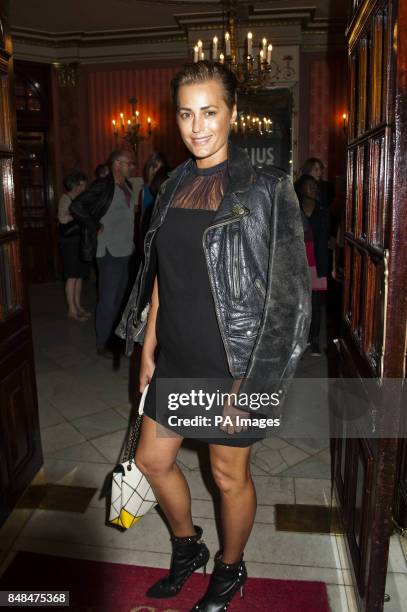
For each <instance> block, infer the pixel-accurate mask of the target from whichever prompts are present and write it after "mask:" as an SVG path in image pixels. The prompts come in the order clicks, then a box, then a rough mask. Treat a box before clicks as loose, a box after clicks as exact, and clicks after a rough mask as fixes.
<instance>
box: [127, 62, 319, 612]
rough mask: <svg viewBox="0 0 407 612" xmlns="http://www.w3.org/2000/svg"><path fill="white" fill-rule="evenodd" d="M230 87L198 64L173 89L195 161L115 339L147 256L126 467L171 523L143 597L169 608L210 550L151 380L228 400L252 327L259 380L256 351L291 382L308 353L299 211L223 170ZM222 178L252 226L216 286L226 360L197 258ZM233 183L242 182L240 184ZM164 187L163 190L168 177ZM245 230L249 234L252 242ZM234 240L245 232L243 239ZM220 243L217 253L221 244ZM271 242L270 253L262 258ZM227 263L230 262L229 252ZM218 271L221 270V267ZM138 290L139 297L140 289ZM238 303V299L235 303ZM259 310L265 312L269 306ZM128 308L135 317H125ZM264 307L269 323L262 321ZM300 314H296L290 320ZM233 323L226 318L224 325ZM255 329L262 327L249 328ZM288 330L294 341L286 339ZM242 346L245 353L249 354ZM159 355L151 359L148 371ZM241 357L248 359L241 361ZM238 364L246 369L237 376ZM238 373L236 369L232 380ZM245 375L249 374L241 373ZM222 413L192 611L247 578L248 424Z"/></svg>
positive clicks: (250, 176)
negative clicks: (216, 543)
mask: <svg viewBox="0 0 407 612" xmlns="http://www.w3.org/2000/svg"><path fill="white" fill-rule="evenodd" d="M236 86H237V83H236V79H235V76H234V75H233V74H232V73H231V72H230V71H229V70H228V69H227V68H226V67H225V66H223V65H222V64H218V63H214V64H213V63H210V62H205V61H201V62H198V63H196V64H191V65H188V66H187V67H186V68H185V70H184V71H183V72H181V73H179V74H178V75H176V77H174V79H173V81H172V93H173V98H174V102H175V105H176V109H177V123H178V127H179V129H180V133H181V136H182V139H183V141H184V143H185V144H186V146H187V147H188V149H189V150H190V152H191V154H192V156H193V161H190V162H187V163H186V164H184V166H183V168H184V170H183V171H182V170H181V171H180V173H179V174H180V180H179V181H178V183H177V187H176V190H175V193H174V195H173V196H167V197H169V198H170V202H169V204H168V208H167V210H166V214H165V218H164V220H163V213H162V211H155V214H154V213H153V218H152V224H151V227H150V230H149V232H148V234H147V237H146V240H145V252H146V253H148V255H149V256H150V257H146V261H147V263H145V265H144V269H143V270H141V273H142V274H141V277H140V274H139V277H138V281H136V285H135V288H134V289H133V293H132V296H131V298H130V301H129V304H128V307H127V309H126V311H125V314H124V317H123V320H122V324H121V326H119V329H118V333H119V335H122V337H124V336H125V334H127V339H128V340H129V338H130V341H131V340H135V339H137V336H138V334H134V333H133V331H134V330H132V329H131V326H132V325H133V323H134V322H135V319H137V318H138V316H139V315H138V309H139V302H140V299H141V298H140V295H139V294H140V293H143V291H144V292H145V291H146V290H145V284H146V281H145V280H143V278H144V276H143V275H144V274H146V275H147V276H148V274H147V272H146V268H149V262H148V259H150V260H151V258H152V257H153V258H154V261H155V264H156V270H157V273H155V272H154V277H153V278H152V279H151V287H150V288H149V289H148V291H149V292H150V291H151V294H150V293H149V295H151V298H149V301H151V303H150V305H149V309H148V318H147V323H146V324H145V322H144V325H145V335H144V344H143V350H142V355H141V366H140V391H143V390H144V388H145V386H146V385H147V384H149V389H148V393H147V396H146V401H145V409H144V416H143V422H142V428H141V436H140V440H139V443H138V448H137V451H136V457H135V461H136V464H137V466H138V467H139V469H140V470H141V471H142V472H143V473H144V474H145V475H146V477H147V478H148V480H149V482H150V484H151V486H152V488H153V490H154V493H155V495H156V498H157V500H158V503H159V505H160V508H161V509H162V511H163V512H164V514H165V516H166V518H167V520H168V522H169V525H170V528H171V532H172V537H171V540H172V545H173V556H172V561H171V568H170V572H169V574H168V575H167V576H165V577H164V578H163V579H161V580H159V581H158V582H157V583H155V584H154V585H153V586H152V587H150V588H149V590H148V591H147V595H148V596H150V597H157V598H167V597H172V596H174V595H176V594H177V593H178V592H179V591H180V589H181V588H182V586H183V584H184V583H185V581H186V580H187V578H188V577H189V576H190V575H191V574H192V572H193V571H194V570H196V569H197V568H199V567H202V566H206V563H207V561H208V558H209V550H208V549H207V547H206V546H205V544H204V543H203V542H202V541H201V536H202V529H201V528H200V527H199V526H194V525H193V522H192V517H191V495H190V491H189V487H188V484H187V481H186V479H185V477H184V475H183V474H182V472H181V470H180V469H179V467H178V465H177V463H176V458H177V453H178V450H179V448H180V446H181V443H182V441H183V437H182V436H180V435H175V436H174V435H172V436H171V435H167V436H165V435H163V434H162V433H161V435H160V433H157V431H158V430H157V427H158V425H157V423H160V426H162V425H163V424H164V423H165V422H166V417H167V414H166V412H165V410H164V411H163V410H162V407H161V406H159V405H158V401H157V400H158V399H159V394H158V393H157V392H156V382H157V380H158V379H160V378H174V379H181V378H202V379H204V378H205V379H207V380H215V379H224V380H226V382H227V384H228V391H230V392H233V391H237V390H238V388H239V384H240V382H241V377H240V376H232V374H231V371H232V370H233V369H234V368H233V367H231V364H236V363H238V362H239V358H240V354H241V353H240V354H239V355H238V351H239V350H240V351H241V350H242V347H243V353H245V347H247V346H254V343H255V342H256V340H255V336H256V335H259V336H260V331H259V330H260V328H261V332H262V335H263V339H262V346H261V355H259V357H260V360H261V362H262V363H263V366H262V367H260V370H259V371H260V372H261V375H262V376H263V372H264V371H265V370H264V364H265V366H266V369H268V365H267V360H268V359H269V355H266V356H265V355H264V349H266V353H268V352H269V350H270V352H271V353H272V354H274V353H277V360H278V358H279V357H278V353H287V355H288V354H289V355H290V356H292V355H293V354H294V353H295V359H294V361H292V362H290V364H289V365H290V368H287V367H286V364H284V366H285V367H284V368H283V370H284V372H285V371H288V369H289V370H290V371H291V374H292V371H293V369H295V364H296V360H297V359H299V356H300V353H301V352H302V350H303V349H304V348H305V346H306V340H307V334H308V323H309V311H310V308H309V295H308V293H309V287H308V285H309V277H308V269H307V261H306V255H305V248H304V240H303V230H302V224H301V218H300V212H299V207H298V201H297V199H296V197H295V193H294V190H293V187H292V184H291V181H290V179H289V178H288V177H287V176H286V175H284V174H283V173H281V172H279V171H278V170H276V171H274V170H273V171H271V174H270V175H268V174H267V173H262V174H261V177H260V178H257V179H256V178H255V177H256V173H255V171H254V170H253V168H252V167H251V165H250V162H249V159H248V157H247V155H246V154H245V153H244V152H243V151H242V150H240V149H236V150H235V151H234V154H236V155H237V157H236V159H235V160H232V161H233V164H234V165H233V168H232V161H231V158H230V159H229V161H228V157H229V153H230V151H231V149H230V147H229V142H228V137H229V133H230V130H231V126H232V125H233V122H234V121H235V120H236V114H237V110H236ZM232 170H233V178H234V189H236V182H239V181H240V183H241V184H242V181H244V180H245V181H246V182H247V183H248V186H247V189H246V192H247V193H246V199H245V200H244V201H245V202H247V205H248V206H249V205H250V206H251V207H252V210H251V211H250V210H249V209H248V208H244V207H242V206H241V205H236V204H234V205H233V209H234V214H235V215H239V214H242V212H243V213H244V214H250V215H251V217H250V221H247V219H246V223H245V227H246V228H247V227H250V228H251V229H250V248H249V250H248V251H247V253H248V254H250V253H253V258H252V259H251V260H250V265H249V268H248V269H247V268H243V276H242V277H240V276H239V275H240V269H241V267H242V265H243V263H244V262H243V260H242V261H241V262H240V263H239V266H240V269H239V267H238V268H236V266H235V264H234V263H233V264H231V265H232V267H233V270H232V272H231V276H230V277H225V279H224V281H222V282H224V283H225V287H227V289H226V290H227V291H228V292H230V293H228V294H227V298H231V296H232V295H233V296H234V297H233V299H235V298H236V301H234V302H233V307H232V309H233V313H235V314H236V312H237V314H238V317H235V319H234V320H233V321H232V322H230V328H231V329H234V330H235V331H234V332H233V333H235V335H237V336H238V338H237V340H238V343H237V345H236V346H237V347H238V348H237V349H235V354H230V353H231V351H230V344H229V345H228V346H229V349H228V350H227V345H226V343H225V338H224V337H222V335H221V332H220V327H219V314H220V313H219V311H218V310H217V311H215V304H214V295H213V293H214V286H213V285H212V286H211V282H210V280H213V278H212V279H210V275H208V264H209V262H208V261H207V260H205V249H203V243H205V239H206V233H207V232H206V230H207V228H208V226H210V225H211V224H212V225H214V217H215V214H216V212H217V210H218V208H219V206H220V204H221V202H223V201H225V200H226V197H225V198H224V197H223V196H224V194H225V196H226V190H227V189H228V182H229V180H230V182H231V180H232V179H231V177H232ZM243 174H244V176H245V178H243V176H240V175H243ZM169 180H170V182H171V181H172V180H173V179H171V178H170V179H169ZM257 185H259V186H257ZM164 188H165V185H164ZM231 198H235V193H233V196H230V194H229V200H228V201H230V199H231ZM232 201H235V200H234V199H233V200H232ZM249 203H250V204H249ZM156 208H157V207H156ZM158 208H159V207H158ZM263 208H265V209H266V210H265V211H264V210H263ZM272 208H274V209H275V210H276V212H275V214H274V217H273V219H274V220H273V221H271V220H270V219H271V217H272V215H271V210H272ZM248 211H249V212H248ZM278 211H279V212H278ZM277 215H280V217H278V216H277ZM158 218H160V219H161V226H160V227H159V228H158V230H157V231H156V235H155V236H154V243H153V245H152V246H151V245H150V242H149V241H150V239H151V235H152V234H153V232H154V231H155V230H154V225H155V224H156V223H157V221H156V220H157V219H158ZM229 218H230V214H229ZM233 218H234V217H232V219H233ZM265 219H266V221H265ZM277 219H278V224H277V221H276V220H277ZM241 223H242V222H241V220H240V219H238V222H236V221H235V226H234V228H235V231H236V229H237V228H238V227H239V226H241ZM257 223H262V227H258V225H256V224H257ZM273 223H275V224H276V226H277V227H278V231H279V232H280V236H279V238H278V240H275V235H273V238H270V227H271V226H272V224H273ZM219 225H222V223H220V224H219ZM151 228H153V229H151ZM230 229H231V225H229V227H228V232H229V230H230ZM253 229H254V230H255V231H256V236H255V239H254V240H253ZM239 231H241V232H242V233H243V231H244V232H246V231H247V230H243V229H241V230H239ZM226 235H227V236H229V233H228V234H226V233H223V234H222V233H221V236H226ZM235 236H237V235H236V234H235ZM247 238H248V236H246V235H244V236H243V235H242V237H241V240H243V239H244V240H246V239H247ZM279 240H282V241H284V242H286V243H287V246H285V244H284V246H283V245H280V243H279ZM211 241H212V243H211V244H212V245H213V244H214V242H215V238H214V236H213V234H212V236H211ZM256 241H257V242H260V243H261V244H262V248H263V246H264V250H262V248H261V249H258V248H256ZM277 242H278V245H277ZM218 244H221V243H218ZM222 244H223V246H226V244H227V243H226V242H223V243H222ZM222 244H221V246H220V247H219V255H218V256H216V257H215V258H214V261H212V262H211V263H213V265H215V266H216V265H217V263H216V262H218V263H219V264H220V265H221V266H222V263H225V262H224V261H222V258H225V257H229V256H230V254H228V253H227V252H226V253H225V251H222ZM235 244H236V242H235V241H233V240H232V246H233V248H236V247H235ZM269 244H270V245H274V246H273V247H272V248H274V252H273V254H272V255H270V259H269V255H268V248H269ZM277 247H278V249H280V248H282V252H283V253H284V255H283V256H284V257H285V258H286V259H285V260H284V262H279V263H278V268H279V274H280V275H283V276H284V279H279V280H278V284H279V285H280V287H279V288H277V287H275V286H274V284H273V287H272V289H273V293H274V294H275V295H281V296H282V297H281V304H280V306H279V307H278V310H280V309H282V312H283V314H282V315H279V317H280V318H279V320H278V321H277V323H276V324H277V330H278V332H277V335H278V336H282V335H284V337H287V340H286V341H285V342H284V338H280V337H278V338H277V342H279V343H280V344H279V347H278V350H277V351H275V349H274V347H273V346H270V343H269V341H268V340H267V338H268V337H269V336H270V334H271V333H272V329H274V328H275V325H274V323H271V322H270V319H269V316H270V314H271V312H270V311H269V310H268V308H269V307H268V306H267V307H266V306H265V304H266V301H265V295H266V293H267V295H268V294H269V293H270V290H271V288H270V280H269V278H270V277H269V270H268V264H269V261H272V259H271V258H272V257H275V256H276V253H277V256H278V257H281V254H280V251H279V250H278V251H276V249H277ZM226 248H228V247H226ZM238 248H239V247H238ZM241 248H243V246H242V247H241ZM266 248H267V251H266ZM253 249H254V250H253ZM264 253H265V255H264ZM249 256H250V255H249ZM234 257H235V258H236V257H237V258H238V257H239V255H238V253H236V251H235V256H234ZM257 258H258V259H259V261H257ZM228 261H229V259H228ZM234 261H235V259H233V262H234ZM236 261H239V260H238V259H237V260H236ZM273 261H274V259H273ZM257 266H258V267H259V274H260V276H259V277H258V278H257V280H259V278H260V277H261V279H262V280H261V282H260V281H259V284H260V285H261V286H260V288H256V286H255V285H254V284H253V283H254V280H255V279H254V278H253V276H252V275H253V273H254V272H253V270H254V267H256V268H257ZM271 267H272V266H271ZM276 267H277V265H276ZM150 268H151V262H150ZM225 269H226V270H230V267H229V264H228V265H227V266H225ZM227 274H229V272H227ZM140 278H141V279H142V280H141V281H140ZM280 280H281V281H284V287H286V293H284V295H283V294H282V293H281V291H282V289H281V286H282V285H283V283H282V282H280ZM138 283H140V286H142V287H143V289H140V288H139V287H138ZM147 284H148V283H147ZM264 285H266V286H264ZM283 291H285V289H283ZM238 294H239V295H240V297H241V299H239V298H238ZM137 295H138V297H137ZM245 300H246V302H247V303H248V304H249V306H250V309H251V310H252V311H253V310H255V311H256V312H255V313H254V314H253V312H247V310H245V305H244V304H245ZM268 302H269V303H270V304H272V302H273V300H268ZM135 304H136V305H135ZM132 308H133V309H135V314H134V311H132ZM273 308H274V307H273ZM140 309H141V307H140ZM239 309H240V311H239ZM263 309H264V313H265V314H266V315H267V317H265V316H263V318H262V311H263ZM273 312H274V311H273ZM299 312H300V313H301V314H299V315H298V316H297V313H299ZM233 313H232V312H227V314H229V315H231V314H233ZM285 313H291V314H285ZM144 314H145V313H144ZM157 315H158V316H157ZM273 316H275V313H274V314H273ZM250 317H252V319H253V320H255V321H257V326H256V327H250V325H249V323H248V321H249V322H250V321H251V320H252V319H251V318H250ZM254 317H255V319H254ZM266 318H267V319H268V320H267V321H266ZM280 319H281V320H280ZM141 320H143V321H145V317H143V316H142V317H141ZM262 320H263V323H262V324H261V325H259V323H260V321H262ZM129 326H130V327H129ZM233 326H234V328H233ZM294 328H295V329H296V330H300V331H297V332H294V331H293V330H294ZM280 329H281V330H282V331H280ZM232 335H233V334H232ZM264 338H265V340H264ZM293 338H294V342H293ZM229 340H230V338H229ZM232 340H233V338H232ZM235 342H236V338H235ZM251 342H253V344H250V343H251ZM273 342H274V340H273ZM257 345H258V343H257ZM286 346H287V347H288V349H287V351H286ZM293 346H295V347H296V348H295V350H293V349H292V347H293ZM157 348H158V349H159V352H158V357H157V361H156V360H155V354H156V349H157ZM300 349H301V350H300ZM226 350H227V354H226ZM250 350H251V349H250ZM246 352H247V351H246ZM253 352H254V351H253ZM249 357H250V355H248V357H247V359H249ZM273 359H275V357H274V356H273ZM252 361H253V360H252ZM246 366H247V363H246V364H245V366H244V368H243V370H244V369H245V368H246ZM262 368H263V369H262ZM243 370H242V369H240V368H239V369H238V370H236V369H235V370H234V373H235V374H236V372H239V373H240V372H241V371H243ZM248 371H249V367H248ZM252 372H253V368H252V370H250V372H249V373H252ZM188 410H189V411H190V416H193V414H194V412H193V410H194V409H193V407H192V405H189V406H188V408H187V411H188ZM202 412H203V410H202V408H201V409H200V412H199V408H198V409H196V408H195V414H202ZM225 414H227V415H228V416H230V417H231V420H232V425H230V423H229V424H228V425H224V426H221V429H222V430H223V432H224V434H223V437H222V438H220V439H219V438H217V439H206V442H208V443H209V454H210V462H211V470H212V474H213V477H214V480H215V483H216V484H217V486H218V488H219V491H220V498H221V517H222V533H223V548H222V550H221V551H219V552H218V553H217V555H216V556H215V564H214V570H213V573H212V575H211V579H210V583H209V586H208V589H207V591H206V593H205V594H204V596H203V597H202V598H201V599H200V600H199V601H198V603H197V604H196V605H195V606H194V608H193V610H196V611H201V612H217V611H220V610H224V609H226V607H225V606H228V605H229V603H230V601H231V600H232V598H233V596H234V594H235V593H236V592H237V591H238V590H239V588H240V589H242V585H243V584H244V582H245V580H246V578H247V571H246V567H245V564H244V561H243V550H244V547H245V545H246V542H247V540H248V538H249V536H250V532H251V529H252V526H253V522H254V516H255V512H256V493H255V489H254V485H253V481H252V478H251V475H250V467H249V459H250V448H251V444H252V443H253V442H254V439H251V438H248V437H244V436H243V435H240V436H239V435H238V434H239V432H241V431H242V427H241V426H240V425H239V423H238V422H237V420H236V416H237V415H245V416H247V413H245V412H243V411H241V410H238V409H237V408H236V407H235V406H233V405H230V404H225V406H224V407H223V415H225ZM167 433H169V432H167ZM202 439H205V438H202Z"/></svg>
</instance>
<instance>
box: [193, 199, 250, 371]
mask: <svg viewBox="0 0 407 612" xmlns="http://www.w3.org/2000/svg"><path fill="white" fill-rule="evenodd" d="M248 214H249V211H248V210H247V209H244V214H239V215H233V217H228V218H227V219H224V220H223V221H219V223H214V224H213V225H209V227H207V228H206V229H205V230H204V233H203V235H202V246H203V250H204V254H205V259H206V263H207V267H208V276H209V282H210V284H211V288H212V295H213V301H214V304H215V312H216V317H217V319H218V327H219V331H220V335H221V338H222V342H223V346H224V347H225V352H226V355H227V358H228V363H229V369H230V371H231V372H232V370H233V368H232V367H231V365H232V355H231V354H230V351H229V349H228V346H227V342H226V339H225V334H224V332H223V329H222V325H221V318H220V312H219V306H218V303H217V300H216V291H215V284H214V282H213V279H212V275H211V273H210V261H209V257H208V255H207V251H206V248H205V240H206V234H207V233H208V231H209V230H211V229H213V228H215V227H221V226H222V225H228V223H233V221H236V219H241V218H242V217H245V216H246V215H248Z"/></svg>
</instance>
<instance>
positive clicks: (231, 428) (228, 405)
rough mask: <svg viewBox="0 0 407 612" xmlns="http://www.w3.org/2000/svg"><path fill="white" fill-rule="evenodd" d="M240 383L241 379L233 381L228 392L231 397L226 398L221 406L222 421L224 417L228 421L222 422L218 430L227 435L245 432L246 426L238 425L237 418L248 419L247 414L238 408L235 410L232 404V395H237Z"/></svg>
mask: <svg viewBox="0 0 407 612" xmlns="http://www.w3.org/2000/svg"><path fill="white" fill-rule="evenodd" d="M241 383H242V379H241V378H237V379H235V380H234V381H233V384H232V387H231V389H230V391H229V393H230V395H231V397H229V398H227V399H226V401H225V403H224V405H223V413H222V416H223V418H224V419H225V417H228V419H227V421H226V423H225V422H223V423H222V425H220V426H219V428H220V429H221V430H222V431H225V432H226V433H228V434H234V433H239V432H240V431H247V425H241V424H239V421H238V418H237V417H240V418H241V419H242V418H247V417H248V414H247V412H245V411H244V410H240V409H239V408H236V407H235V406H234V405H233V402H232V398H233V394H236V395H237V394H238V392H239V387H240V385H241ZM230 422H232V425H231V424H230Z"/></svg>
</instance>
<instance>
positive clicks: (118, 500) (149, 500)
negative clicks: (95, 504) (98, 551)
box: [109, 385, 157, 529]
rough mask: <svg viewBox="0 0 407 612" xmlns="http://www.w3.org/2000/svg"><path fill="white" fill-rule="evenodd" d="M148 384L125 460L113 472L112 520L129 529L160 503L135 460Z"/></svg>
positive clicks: (130, 437) (129, 440)
mask: <svg viewBox="0 0 407 612" xmlns="http://www.w3.org/2000/svg"><path fill="white" fill-rule="evenodd" d="M147 391H148V385H147V386H146V388H145V389H144V391H143V394H142V396H141V399H140V405H139V409H138V416H137V420H136V422H135V424H134V427H133V429H132V431H131V434H130V436H129V439H128V442H127V445H126V450H125V452H124V455H123V461H122V463H119V464H118V465H116V467H115V468H114V470H113V475H112V496H111V503H110V515H109V521H110V522H111V523H113V524H115V525H120V526H121V527H123V528H124V529H129V528H130V527H132V526H133V525H134V523H137V522H138V521H139V520H140V519H141V518H142V517H143V516H144V515H145V514H147V512H148V511H149V510H150V509H151V508H152V507H153V506H154V505H155V504H156V503H157V500H156V498H155V496H154V493H153V491H152V489H151V487H150V484H149V482H148V480H147V478H146V477H145V476H144V475H143V474H142V473H141V472H140V470H139V469H138V467H137V466H136V464H135V463H134V455H135V454H136V447H137V442H138V438H139V431H140V425H141V418H142V414H143V409H144V401H145V397H146V395H147Z"/></svg>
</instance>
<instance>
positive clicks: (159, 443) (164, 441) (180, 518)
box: [135, 415, 195, 538]
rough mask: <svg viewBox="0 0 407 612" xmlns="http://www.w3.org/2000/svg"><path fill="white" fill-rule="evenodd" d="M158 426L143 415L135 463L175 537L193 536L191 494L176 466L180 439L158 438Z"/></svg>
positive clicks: (178, 437)
mask: <svg viewBox="0 0 407 612" xmlns="http://www.w3.org/2000/svg"><path fill="white" fill-rule="evenodd" d="M157 427H159V425H157V423H156V422H155V421H153V419H150V417H148V416H146V415H144V416H143V423H142V428H141V434H140V440H139V442H138V445H137V451H136V457H135V462H136V465H137V466H138V468H139V469H140V470H141V471H142V472H143V474H144V475H145V476H146V478H147V479H148V481H149V482H150V484H151V487H152V489H153V491H154V494H155V496H156V498H157V501H158V503H159V504H160V507H161V509H162V511H163V512H164V514H165V516H166V517H167V520H168V522H169V524H170V527H171V531H172V533H173V535H174V536H177V537H180V538H183V537H188V536H190V535H194V533H195V529H194V526H193V523H192V516H191V493H190V491H189V487H188V483H187V481H186V480H185V476H184V475H183V473H182V472H181V470H180V469H179V467H178V466H177V464H176V463H175V461H176V458H177V453H178V450H179V447H180V446H181V443H182V440H183V438H181V437H180V436H177V437H158V435H157Z"/></svg>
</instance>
